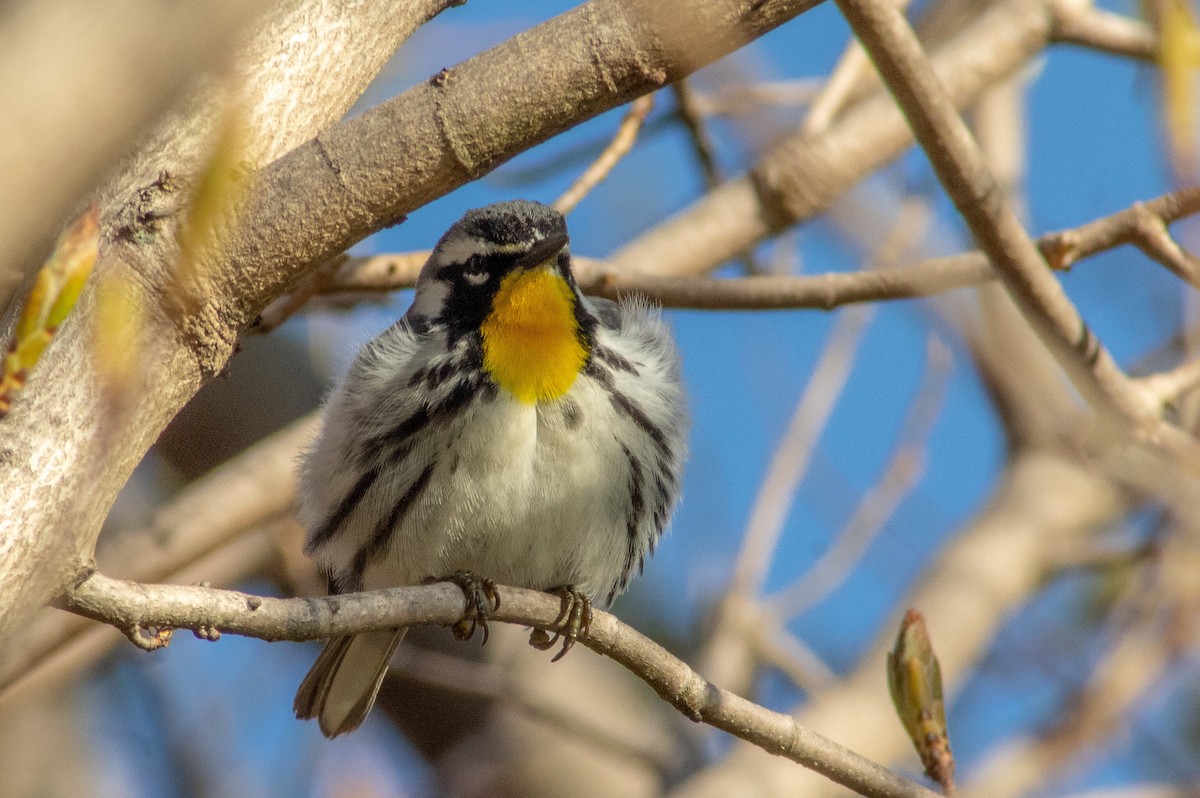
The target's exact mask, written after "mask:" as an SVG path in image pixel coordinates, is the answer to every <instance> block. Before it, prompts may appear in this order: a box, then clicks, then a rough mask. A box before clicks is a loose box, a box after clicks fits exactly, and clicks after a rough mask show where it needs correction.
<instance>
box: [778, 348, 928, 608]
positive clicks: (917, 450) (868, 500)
mask: <svg viewBox="0 0 1200 798" xmlns="http://www.w3.org/2000/svg"><path fill="white" fill-rule="evenodd" d="M926 362H927V366H926V370H925V378H924V379H923V380H922V384H921V387H920V388H919V389H918V391H917V396H916V398H915V399H914V400H913V403H912V407H911V408H910V409H909V413H908V417H907V418H906V419H905V420H904V423H903V424H902V426H901V430H900V436H899V445H898V446H897V448H896V451H895V453H894V454H893V456H892V459H891V461H890V462H889V463H888V465H887V467H886V468H885V469H884V472H883V476H882V477H881V478H880V479H879V482H878V483H877V484H876V485H875V487H874V488H872V489H871V490H870V491H868V492H867V493H866V495H864V496H863V498H862V501H861V502H860V503H859V505H858V507H857V508H856V509H855V511H854V514H853V515H852V516H851V518H850V520H849V521H848V522H847V523H846V526H845V527H844V528H843V529H842V531H841V533H840V534H839V535H838V536H837V538H836V539H835V540H834V543H833V545H832V546H830V547H829V549H828V551H826V552H825V554H823V555H822V556H821V557H820V559H818V560H817V561H816V562H815V563H813V565H812V567H811V568H809V570H808V571H807V572H806V573H804V574H803V575H802V576H800V577H799V578H798V579H796V580H795V581H794V582H792V584H790V585H789V586H787V587H785V588H783V589H782V590H780V591H778V592H777V593H775V594H774V595H773V596H770V597H768V598H767V599H766V602H767V604H768V605H769V607H770V609H771V610H772V611H773V613H774V614H776V615H777V616H778V617H780V618H794V617H796V616H797V615H799V614H800V613H802V612H804V611H805V610H807V609H808V608H810V607H812V606H813V605H814V604H816V603H817V602H818V601H820V600H821V599H823V598H824V597H825V596H827V595H829V593H830V592H831V591H833V590H834V589H835V588H836V587H837V586H838V585H839V584H841V582H842V581H843V580H844V579H845V578H846V576H847V575H848V574H849V573H850V571H851V570H852V569H853V567H854V564H855V563H856V562H858V560H859V558H861V557H862V555H863V553H864V552H866V550H867V547H868V546H870V544H871V541H872V540H874V539H875V536H876V535H878V534H879V533H880V532H881V531H882V530H883V527H884V525H885V524H886V523H887V520H888V519H889V518H890V517H891V516H892V513H894V512H895V511H896V508H897V507H899V506H900V502H901V501H902V500H903V499H904V497H905V496H907V495H908V494H909V492H910V491H912V489H913V488H914V487H916V484H917V482H918V481H919V480H920V478H921V475H922V474H923V473H924V470H925V468H924V462H925V448H926V439H927V438H928V436H929V433H930V431H931V430H932V428H933V424H934V422H935V421H936V420H937V418H938V415H939V412H940V410H941V407H942V401H943V400H944V399H945V393H946V387H947V383H948V378H949V373H950V366H951V355H950V349H949V347H947V346H946V345H945V344H944V343H942V341H941V340H940V339H938V338H936V337H933V336H931V337H930V338H929V342H928V345H927V348H926Z"/></svg>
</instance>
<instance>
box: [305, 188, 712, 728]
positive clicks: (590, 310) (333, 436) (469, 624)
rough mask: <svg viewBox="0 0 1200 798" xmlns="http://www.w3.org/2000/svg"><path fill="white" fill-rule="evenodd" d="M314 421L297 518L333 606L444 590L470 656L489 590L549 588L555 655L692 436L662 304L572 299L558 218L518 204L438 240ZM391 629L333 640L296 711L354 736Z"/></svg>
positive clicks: (535, 639)
mask: <svg viewBox="0 0 1200 798" xmlns="http://www.w3.org/2000/svg"><path fill="white" fill-rule="evenodd" d="M322 419H323V424H322V427H321V431H320V432H319V433H318V434H317V436H316V438H315V440H314V442H313V443H312V444H310V445H309V446H308V447H307V448H306V449H305V451H304V452H303V453H302V454H301V457H300V463H299V466H298V494H299V501H298V510H297V515H298V518H299V520H300V522H301V523H302V524H303V525H304V526H305V528H306V542H305V551H306V553H307V554H308V555H309V556H311V557H312V558H313V559H314V560H315V562H316V564H317V566H318V567H319V568H320V570H321V571H322V572H323V574H324V575H325V577H326V579H327V581H328V583H329V590H330V593H331V594H341V593H349V592H355V591H361V590H374V589H380V588H386V587H396V586H405V585H419V584H423V583H426V582H429V581H453V582H455V583H457V584H458V585H459V586H460V588H461V589H462V590H463V593H464V596H465V598H466V604H467V610H466V613H465V614H464V615H463V618H462V620H460V621H459V623H458V624H455V626H454V627H453V631H454V633H455V636H456V637H459V638H467V637H470V636H471V635H472V634H473V633H474V631H475V630H476V628H477V627H479V626H482V629H483V638H484V641H485V642H486V638H487V617H488V613H489V611H494V610H496V609H498V606H499V605H498V602H499V597H498V594H497V592H496V585H497V584H505V585H511V586H515V587H523V588H530V589H535V590H543V591H548V592H552V593H556V594H558V595H560V596H561V597H562V602H563V604H562V614H561V615H560V620H564V619H565V623H564V628H565V632H564V640H563V644H562V650H561V651H560V652H559V653H558V655H557V656H556V657H555V659H557V658H559V657H561V656H562V655H563V654H565V653H566V652H567V650H568V649H569V648H570V647H571V645H572V644H573V643H574V642H575V639H576V638H577V637H578V636H579V635H580V634H584V633H586V629H587V626H588V624H590V622H591V612H592V609H591V605H592V602H593V601H598V602H603V603H604V605H605V606H607V605H609V604H611V602H612V600H613V599H614V598H615V597H616V596H617V595H619V594H620V593H622V592H623V591H624V590H625V589H626V587H627V586H628V584H629V581H630V579H631V577H632V576H633V574H634V572H635V571H636V572H639V573H640V572H641V570H642V567H643V564H644V561H645V558H646V557H647V556H648V555H650V554H652V553H653V551H654V548H655V545H656V543H657V542H658V540H659V538H660V536H661V535H662V534H663V531H664V528H665V527H666V525H667V523H668V521H669V520H670V518H671V515H672V513H673V511H674V508H675V505H676V503H677V501H678V498H679V492H680V483H681V479H682V468H683V462H684V459H685V455H686V438H687V430H688V423H689V422H688V413H687V408H686V397H685V391H684V387H683V381H682V376H681V360H680V356H679V353H678V350H677V348H676V346H675V344H674V341H673V339H672V336H671V333H670V331H669V329H668V327H667V325H666V323H665V322H664V321H663V319H662V318H661V312H660V311H659V309H658V308H657V307H655V306H653V305H652V304H651V303H649V302H648V301H646V300H644V299H640V298H631V299H622V300H621V301H620V302H613V301H610V300H607V299H602V298H592V297H587V296H584V294H583V293H582V292H581V291H580V289H579V286H578V284H577V282H576V280H575V277H574V274H573V272H572V268H571V255H570V240H569V237H568V234H567V227H566V222H565V220H564V218H563V216H562V215H561V214H560V213H558V212H557V211H555V210H554V209H552V208H550V207H548V206H546V205H543V204H541V203H538V202H533V201H530V200H511V201H506V202H500V203H496V204H493V205H488V206H486V207H483V208H477V209H474V210H471V211H468V212H467V213H466V214H465V215H464V216H463V217H462V218H461V219H460V220H459V221H457V222H456V223H455V224H453V225H452V226H451V227H450V228H449V229H448V230H447V231H446V233H445V234H444V235H443V236H442V237H441V239H440V240H439V241H438V242H437V245H436V246H435V247H434V249H433V251H432V253H431V255H430V257H429V259H428V261H426V263H425V265H424V266H423V267H422V269H421V272H420V274H419V276H418V279H417V283H416V289H415V295H414V298H413V301H412V304H411V305H410V306H409V308H408V310H407V311H406V312H405V314H404V315H403V316H402V317H401V318H400V320H399V321H397V322H396V323H395V324H394V325H392V326H391V327H390V328H388V329H387V330H385V331H384V332H383V333H382V334H380V335H379V336H378V337H376V338H374V339H373V340H371V341H369V342H368V343H367V344H366V345H365V346H363V348H362V349H361V350H360V351H359V352H358V354H357V356H356V358H355V360H354V361H353V363H352V364H351V366H350V368H349V370H348V372H347V373H346V375H345V377H344V378H343V379H342V380H341V381H340V382H339V383H338V384H337V385H336V386H335V388H334V389H333V391H332V392H331V394H330V396H329V398H328V399H327V401H326V403H325V405H324V408H323V411H322ZM404 632H405V630H404V629H397V630H384V631H376V632H365V633H360V634H357V635H350V636H343V637H337V638H333V639H331V640H330V641H329V642H328V643H327V644H326V645H325V648H324V650H323V651H322V652H321V654H320V655H319V656H318V658H317V660H316V662H315V664H314V665H313V666H312V669H311V670H310V671H309V673H308V675H307V676H306V677H305V679H304V680H303V682H302V683H301V685H300V688H299V690H298V691H297V694H296V699H295V703H294V710H295V714H296V716H297V717H298V718H301V719H311V718H314V717H315V718H317V720H318V722H319V725H320V729H321V731H322V733H323V734H324V735H325V736H327V737H331V738H332V737H336V736H338V735H340V734H345V733H347V732H350V731H353V730H354V729H356V728H358V726H359V725H360V724H361V723H362V722H363V720H364V719H365V718H366V716H367V713H368V712H369V711H370V709H371V706H372V705H373V704H374V701H375V697H376V695H377V694H378V692H379V688H380V685H381V684H382V682H383V678H384V675H385V673H386V671H387V666H388V662H389V660H390V659H391V656H392V654H393V653H394V651H395V649H396V646H397V645H398V644H399V643H400V641H401V640H402V638H403V637H404ZM557 640H558V635H556V636H555V637H554V638H553V639H547V636H546V635H545V633H541V634H540V635H539V633H538V632H537V630H535V631H534V633H533V635H532V636H531V639H530V642H531V643H533V644H534V645H536V646H537V647H539V648H549V647H551V646H553V645H554V644H555V643H556V641H557Z"/></svg>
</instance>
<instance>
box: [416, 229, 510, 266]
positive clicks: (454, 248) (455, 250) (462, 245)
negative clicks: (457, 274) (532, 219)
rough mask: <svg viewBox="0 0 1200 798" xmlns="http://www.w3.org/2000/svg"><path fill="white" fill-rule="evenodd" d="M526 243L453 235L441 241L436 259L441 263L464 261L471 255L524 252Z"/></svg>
mask: <svg viewBox="0 0 1200 798" xmlns="http://www.w3.org/2000/svg"><path fill="white" fill-rule="evenodd" d="M527 249H529V245H528V244H495V243H490V242H488V241H484V240H482V239H479V238H475V237H474V236H468V235H462V236H455V237H454V238H451V239H448V240H446V241H443V242H442V245H441V247H439V248H438V260H439V261H440V262H441V263H443V264H447V265H448V264H451V263H466V262H467V261H468V260H470V259H471V257H472V256H473V255H496V254H506V253H513V252H524V251H525V250H527Z"/></svg>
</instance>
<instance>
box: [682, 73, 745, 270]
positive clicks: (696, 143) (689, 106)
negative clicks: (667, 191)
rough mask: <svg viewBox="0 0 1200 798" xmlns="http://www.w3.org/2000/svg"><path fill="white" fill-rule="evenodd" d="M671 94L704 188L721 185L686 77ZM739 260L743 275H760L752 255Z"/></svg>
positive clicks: (709, 139)
mask: <svg viewBox="0 0 1200 798" xmlns="http://www.w3.org/2000/svg"><path fill="white" fill-rule="evenodd" d="M671 93H672V94H674V95H675V114H676V116H677V117H678V118H679V121H680V122H682V123H683V128H684V130H686V131H687V134H688V139H689V140H690V141H691V142H692V152H694V153H695V154H696V162H697V163H698V164H699V165H700V172H701V174H703V175H704V186H705V188H707V189H708V190H709V191H711V190H713V189H714V188H716V187H717V186H719V185H720V184H721V182H722V181H723V180H724V177H723V176H722V175H721V169H720V167H719V166H717V157H716V155H715V154H714V152H713V143H712V138H711V137H710V136H709V135H708V131H707V130H706V129H705V127H704V119H703V115H702V114H701V113H700V111H699V110H698V109H697V107H696V97H695V94H694V93H693V92H692V87H691V83H689V82H688V79H687V78H684V79H683V80H677V81H675V82H674V83H672V84H671ZM739 260H740V261H741V263H742V268H743V269H744V270H745V272H746V274H761V273H762V270H761V269H760V268H759V266H758V264H757V263H756V262H755V258H754V252H753V251H747V252H745V253H743V254H742V255H741V256H740V258H739Z"/></svg>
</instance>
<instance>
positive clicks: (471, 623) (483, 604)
mask: <svg viewBox="0 0 1200 798" xmlns="http://www.w3.org/2000/svg"><path fill="white" fill-rule="evenodd" d="M426 582H427V583H428V582H453V583H454V584H456V585H458V587H459V589H460V590H462V593H463V600H464V601H465V602H466V604H467V607H466V609H465V610H463V614H462V617H461V618H459V619H458V620H457V621H455V623H454V625H453V626H451V627H450V631H451V632H453V633H454V639H455V640H470V639H471V638H472V637H473V636H474V635H475V630H476V629H477V628H478V629H480V630H482V631H483V644H486V643H487V641H488V616H489V615H490V614H491V613H493V612H495V611H496V610H498V609H500V592H499V591H498V590H497V589H496V583H495V582H493V581H492V580H491V579H487V578H486V577H481V576H476V575H475V574H474V573H473V572H471V571H466V570H463V571H455V572H454V573H453V574H451V575H450V576H443V577H441V578H438V577H433V578H431V579H427V580H426Z"/></svg>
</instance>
